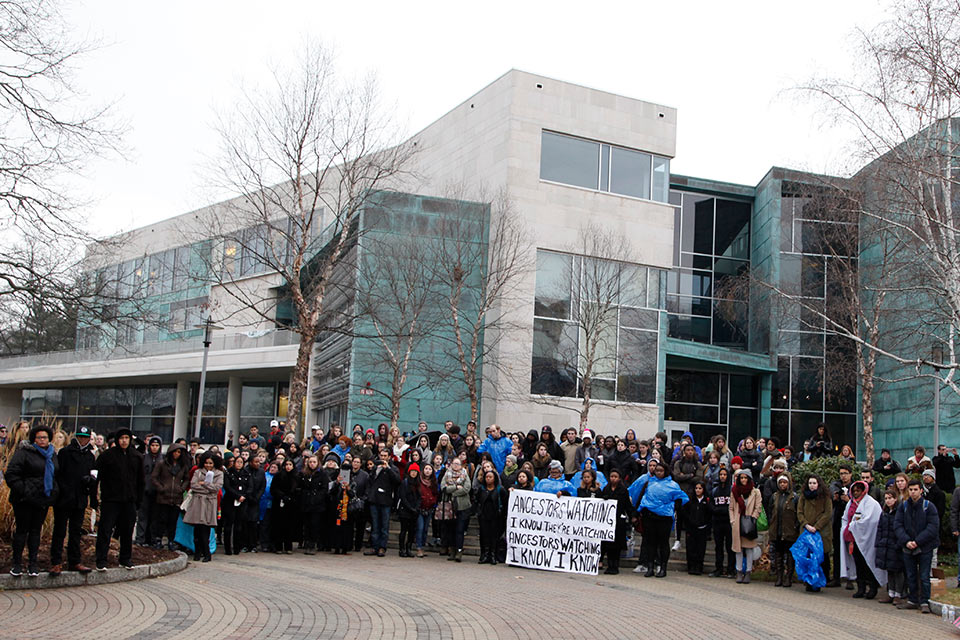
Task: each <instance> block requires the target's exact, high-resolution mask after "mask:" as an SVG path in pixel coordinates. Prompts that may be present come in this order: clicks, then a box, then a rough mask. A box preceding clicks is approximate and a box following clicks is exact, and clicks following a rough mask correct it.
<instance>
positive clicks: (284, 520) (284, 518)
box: [270, 505, 299, 551]
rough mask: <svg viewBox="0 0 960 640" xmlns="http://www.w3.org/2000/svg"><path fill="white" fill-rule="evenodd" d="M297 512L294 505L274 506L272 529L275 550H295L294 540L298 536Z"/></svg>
mask: <svg viewBox="0 0 960 640" xmlns="http://www.w3.org/2000/svg"><path fill="white" fill-rule="evenodd" d="M296 516H297V513H296V509H295V508H294V507H293V505H285V506H283V507H274V508H273V522H271V525H270V530H271V533H272V535H273V548H274V550H275V551H293V540H294V538H298V537H299V534H298V532H297V530H296V528H295V527H296V522H297V517H296Z"/></svg>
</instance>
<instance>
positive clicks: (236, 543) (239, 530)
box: [220, 509, 247, 553]
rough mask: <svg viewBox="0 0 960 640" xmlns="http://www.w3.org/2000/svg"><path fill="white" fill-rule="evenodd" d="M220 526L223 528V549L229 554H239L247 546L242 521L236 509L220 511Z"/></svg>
mask: <svg viewBox="0 0 960 640" xmlns="http://www.w3.org/2000/svg"><path fill="white" fill-rule="evenodd" d="M220 513H221V516H220V525H221V527H222V528H223V549H224V551H229V552H230V553H240V549H241V548H242V547H245V546H247V537H246V533H247V532H246V529H245V527H244V524H245V523H244V521H243V519H242V518H241V517H240V512H239V511H238V510H237V509H221V512H220Z"/></svg>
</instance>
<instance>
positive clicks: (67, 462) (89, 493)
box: [56, 440, 97, 509]
mask: <svg viewBox="0 0 960 640" xmlns="http://www.w3.org/2000/svg"><path fill="white" fill-rule="evenodd" d="M57 458H58V459H59V463H60V467H59V469H58V471H57V486H58V487H59V488H60V496H59V497H58V498H57V502H56V506H57V507H60V508H65V509H85V508H86V506H87V502H88V501H89V503H90V506H91V507H95V506H96V505H97V480H96V478H94V477H93V476H91V475H90V471H91V470H93V468H94V467H95V466H96V464H97V459H96V458H95V457H94V456H93V447H87V450H86V451H84V450H83V449H81V448H80V444H79V443H78V442H77V441H76V440H74V441H73V442H71V443H70V444H68V445H67V446H65V447H63V448H62V449H60V451H59V453H57Z"/></svg>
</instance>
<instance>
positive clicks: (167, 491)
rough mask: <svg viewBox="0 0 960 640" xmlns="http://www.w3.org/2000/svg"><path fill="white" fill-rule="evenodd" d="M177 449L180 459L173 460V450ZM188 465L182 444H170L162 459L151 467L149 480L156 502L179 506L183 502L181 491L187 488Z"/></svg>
mask: <svg viewBox="0 0 960 640" xmlns="http://www.w3.org/2000/svg"><path fill="white" fill-rule="evenodd" d="M177 450H179V451H180V452H181V453H180V460H179V462H177V463H174V461H173V452H174V451H177ZM189 473H190V466H189V463H188V462H187V450H186V448H185V447H184V446H183V445H182V444H172V445H170V448H169V449H167V453H166V455H164V457H163V460H162V461H161V462H160V463H159V464H157V465H156V466H154V467H153V472H152V473H151V474H150V482H151V483H152V484H153V488H154V491H156V494H157V497H156V500H157V504H164V505H168V506H172V507H179V506H180V503H181V502H183V492H184V491H186V490H187V489H188V488H189V483H190V476H189Z"/></svg>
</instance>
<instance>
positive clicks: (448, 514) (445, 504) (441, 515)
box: [433, 497, 456, 521]
mask: <svg viewBox="0 0 960 640" xmlns="http://www.w3.org/2000/svg"><path fill="white" fill-rule="evenodd" d="M455 517H456V513H455V511H454V508H453V498H449V497H445V498H443V499H442V500H440V502H438V503H437V510H436V511H434V512H433V518H434V520H440V521H445V520H453V519H454V518H455Z"/></svg>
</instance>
